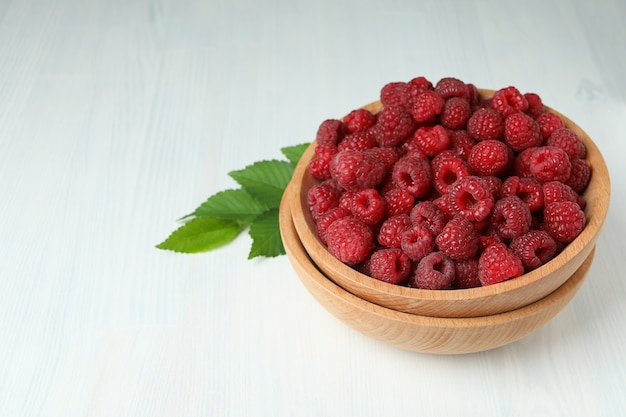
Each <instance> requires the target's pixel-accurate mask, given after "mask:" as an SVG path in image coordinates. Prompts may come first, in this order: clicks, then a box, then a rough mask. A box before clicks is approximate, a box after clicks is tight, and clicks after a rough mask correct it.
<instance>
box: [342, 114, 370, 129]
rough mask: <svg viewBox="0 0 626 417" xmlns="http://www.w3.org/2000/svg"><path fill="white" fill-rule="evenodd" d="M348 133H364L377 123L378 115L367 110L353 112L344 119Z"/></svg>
mask: <svg viewBox="0 0 626 417" xmlns="http://www.w3.org/2000/svg"><path fill="white" fill-rule="evenodd" d="M343 123H344V125H345V128H346V131H347V133H354V132H364V131H366V130H368V129H369V128H370V127H372V126H374V124H375V123H376V115H374V114H373V113H372V112H370V111H369V110H367V109H355V110H352V111H351V112H350V113H348V115H347V116H346V117H344V118H343Z"/></svg>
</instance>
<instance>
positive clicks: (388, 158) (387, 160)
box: [366, 146, 400, 172]
mask: <svg viewBox="0 0 626 417" xmlns="http://www.w3.org/2000/svg"><path fill="white" fill-rule="evenodd" d="M366 152H367V153H368V154H369V155H371V156H373V157H374V158H376V159H378V160H379V161H380V162H381V163H382V164H383V165H384V167H385V171H387V172H391V170H392V169H393V166H394V165H395V164H396V162H398V159H400V153H399V152H398V151H397V149H396V148H380V147H378V146H376V147H373V148H371V149H368V150H367V151H366Z"/></svg>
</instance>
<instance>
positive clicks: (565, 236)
mask: <svg viewBox="0 0 626 417" xmlns="http://www.w3.org/2000/svg"><path fill="white" fill-rule="evenodd" d="M543 219H544V222H545V227H546V230H547V231H548V233H550V235H552V237H553V238H555V239H556V240H558V241H559V242H563V243H569V242H571V241H572V240H574V239H575V238H576V237H577V236H578V235H579V234H580V232H582V230H583V229H584V228H585V224H586V219H585V213H584V212H583V211H582V209H581V208H580V206H579V205H578V204H577V203H574V202H572V201H561V202H557V203H552V204H548V205H547V206H546V207H545V209H544V210H543Z"/></svg>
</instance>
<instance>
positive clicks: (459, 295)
mask: <svg viewBox="0 0 626 417" xmlns="http://www.w3.org/2000/svg"><path fill="white" fill-rule="evenodd" d="M478 91H479V95H480V97H481V98H482V99H485V98H489V97H490V96H491V95H493V93H494V92H495V90H488V89H478ZM363 108H365V109H367V110H370V111H372V112H377V111H379V110H380V109H382V104H381V102H380V101H375V102H372V103H369V104H367V105H365V106H363ZM545 109H546V111H548V112H552V113H555V114H557V115H558V116H559V117H561V118H562V120H563V122H564V123H565V126H566V127H568V128H570V129H572V130H573V131H575V132H576V133H577V134H578V135H579V137H580V138H581V140H582V141H583V143H584V144H585V146H586V148H587V156H586V160H587V161H588V162H589V165H590V166H591V168H592V175H591V180H590V185H591V184H593V185H594V186H593V187H589V186H588V187H587V188H586V190H585V191H584V192H583V195H584V196H585V198H586V200H587V204H586V207H585V210H584V211H585V214H586V217H587V224H586V226H585V228H584V229H583V231H582V232H581V233H580V235H579V236H578V237H576V239H574V240H573V241H572V242H570V243H569V244H567V246H566V247H565V248H564V249H563V251H562V252H561V253H560V254H559V255H557V256H556V257H555V258H554V259H552V260H551V261H549V262H547V263H546V264H544V265H542V266H540V267H539V268H537V269H535V270H533V271H530V272H527V273H525V274H523V275H521V276H519V277H516V278H514V279H510V280H506V281H503V282H501V283H498V284H493V285H488V286H481V287H476V288H463V289H453V290H426V289H420V288H410V287H405V286H400V285H394V284H390V283H386V282H383V281H379V280H376V279H374V278H372V277H369V276H367V275H365V274H363V273H361V272H359V271H357V270H356V269H354V268H352V267H350V266H349V265H345V264H344V263H342V262H341V261H339V260H338V259H336V258H335V257H334V256H332V255H331V254H330V252H328V250H327V249H326V247H325V246H324V245H323V244H322V243H321V242H320V241H319V238H318V237H317V233H315V232H314V231H313V229H312V228H311V227H312V225H313V221H312V219H311V216H310V214H309V212H308V210H306V209H305V207H306V191H308V189H307V190H304V189H302V188H301V189H298V187H297V186H296V185H294V186H293V189H292V190H291V193H293V198H292V199H291V201H292V205H291V211H292V215H293V218H294V223H295V227H296V230H297V232H298V234H299V235H300V238H302V237H304V238H305V239H307V245H311V247H309V248H308V249H309V250H315V251H317V252H316V253H317V254H319V255H321V256H323V258H324V262H328V265H329V268H332V269H333V270H336V269H339V270H344V271H345V273H344V276H346V277H347V279H349V280H350V281H352V282H354V283H355V284H357V285H359V286H362V287H363V288H365V289H368V290H373V291H376V292H377V293H381V294H387V295H389V296H398V297H403V298H407V299H420V300H426V301H453V300H457V299H463V300H466V301H471V300H472V299H477V300H478V299H484V298H487V297H491V296H494V295H498V294H504V293H511V292H514V291H516V290H518V289H520V288H522V287H525V286H527V285H530V284H533V283H535V282H538V281H540V280H542V279H543V278H544V277H545V276H547V275H549V274H550V273H552V272H554V271H555V270H557V269H558V268H559V267H561V266H562V265H564V264H566V263H567V262H569V261H570V260H572V259H573V258H574V257H576V256H577V255H578V254H579V253H580V252H581V251H582V250H584V249H585V248H586V247H587V246H588V245H593V244H594V243H595V241H596V239H597V237H598V234H599V231H600V230H601V228H602V226H603V224H604V221H605V219H606V215H607V212H608V206H609V201H610V176H609V171H608V168H607V165H606V162H605V160H604V157H603V156H602V154H601V152H600V150H599V148H598V147H597V145H596V144H595V143H594V141H593V140H592V139H591V137H590V136H589V135H588V134H587V133H586V132H585V131H584V130H583V129H582V128H581V127H580V126H578V125H577V124H576V123H575V122H573V121H572V120H571V119H569V118H568V117H567V116H565V115H563V114H562V113H560V112H559V111H557V110H555V109H553V108H551V107H549V106H545ZM316 144H317V142H316V141H313V142H311V144H310V145H309V147H308V148H307V149H306V150H305V152H304V154H303V155H302V158H301V159H300V161H299V162H298V164H297V166H296V168H295V170H294V174H293V178H292V181H291V183H293V184H298V183H302V182H303V181H304V180H305V177H307V176H308V177H309V178H308V179H309V180H313V181H316V182H319V180H315V179H312V177H311V176H310V174H309V173H308V162H309V160H310V159H311V158H312V157H313V155H314V150H315V146H316ZM591 209H593V216H591V215H590V214H591V213H590V211H591ZM303 234H304V236H303Z"/></svg>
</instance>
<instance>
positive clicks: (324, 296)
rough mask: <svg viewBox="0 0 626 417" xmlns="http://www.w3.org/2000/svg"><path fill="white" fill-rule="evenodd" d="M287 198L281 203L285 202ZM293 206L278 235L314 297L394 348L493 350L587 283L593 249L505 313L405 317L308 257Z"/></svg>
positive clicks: (284, 211)
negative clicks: (538, 294)
mask: <svg viewBox="0 0 626 417" xmlns="http://www.w3.org/2000/svg"><path fill="white" fill-rule="evenodd" d="M286 200H287V199H284V200H283V201H286ZM290 206H291V204H289V203H284V204H283V207H281V209H280V232H281V236H282V239H283V242H285V249H286V251H287V256H288V258H289V260H290V262H291V264H292V266H293V268H294V270H295V271H296V273H297V275H298V277H299V278H300V280H301V281H302V283H303V284H304V286H305V287H306V288H307V290H308V291H309V292H310V293H311V295H312V296H313V297H314V298H315V299H316V300H317V301H318V302H319V304H321V305H322V306H323V307H324V308H325V309H326V310H328V311H329V312H330V313H331V314H332V315H334V316H335V317H336V318H338V319H339V320H341V321H342V322H344V323H345V324H346V325H348V326H350V327H352V328H353V329H355V330H357V331H359V332H361V333H363V334H365V335H366V336H369V337H371V338H373V339H376V340H379V341H381V342H384V343H386V344H389V345H391V346H395V347H397V348H400V349H405V350H409V351H415V352H423V353H433V354H461V353H472V352H480V351H485V350H489V349H494V348H497V347H500V346H504V345H506V344H509V343H512V342H514V341H516V340H519V339H521V338H523V337H524V336H527V335H528V334H530V333H531V332H533V331H535V330H537V329H538V328H539V327H541V326H543V325H544V324H546V323H547V322H548V321H549V320H551V319H552V318H553V317H554V316H556V315H557V314H558V313H559V312H560V311H561V310H562V309H563V308H564V307H565V306H566V305H567V304H568V303H569V302H570V301H571V299H572V298H573V297H574V295H575V294H576V292H577V291H578V289H579V288H580V287H581V285H582V284H583V282H584V280H585V277H586V275H587V272H588V271H589V268H590V266H591V263H592V261H593V256H594V254H595V248H593V247H592V248H591V250H590V252H589V254H588V255H587V257H586V258H585V259H584V260H583V262H582V263H581V264H580V265H579V267H578V269H577V270H576V271H575V272H574V273H573V274H571V277H570V278H569V279H567V280H566V281H565V283H564V284H563V285H561V286H560V287H559V288H558V289H556V290H555V291H553V292H552V293H551V294H550V295H548V296H547V297H544V298H542V299H541V300H539V301H536V302H534V303H532V304H529V305H527V306H525V307H522V308H519V309H516V310H513V311H509V312H506V313H501V314H495V315H489V316H483V317H468V318H441V317H428V316H422V315H416V314H410V313H404V312H400V311H396V310H392V309H389V308H385V307H381V306H379V305H377V304H374V303H371V302H369V301H366V300H364V299H362V298H359V297H357V296H355V295H353V294H351V293H350V292H348V291H346V290H344V289H343V288H341V287H340V286H338V285H337V284H335V283H334V282H333V281H332V280H330V279H329V278H328V277H326V276H325V275H324V274H323V273H322V272H321V271H320V269H318V267H317V266H316V265H315V263H314V262H313V260H312V259H311V258H310V257H309V256H308V254H307V252H306V250H305V249H304V246H303V245H302V243H301V242H300V240H299V237H298V234H297V231H296V229H295V227H294V223H293V216H292V213H291V210H290Z"/></svg>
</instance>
